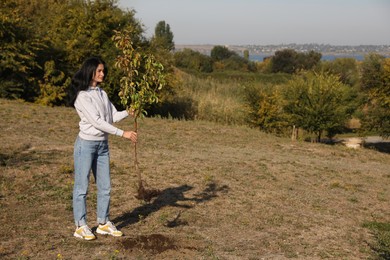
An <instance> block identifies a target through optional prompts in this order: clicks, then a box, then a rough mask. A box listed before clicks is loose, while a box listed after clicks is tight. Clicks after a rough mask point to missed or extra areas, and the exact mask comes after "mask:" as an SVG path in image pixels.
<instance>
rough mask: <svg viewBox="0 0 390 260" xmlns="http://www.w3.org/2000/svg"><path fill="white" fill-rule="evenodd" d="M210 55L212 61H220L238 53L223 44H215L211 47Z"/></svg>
mask: <svg viewBox="0 0 390 260" xmlns="http://www.w3.org/2000/svg"><path fill="white" fill-rule="evenodd" d="M210 56H211V58H212V59H213V61H222V60H226V59H229V58H230V57H232V56H238V54H237V53H235V52H234V51H231V50H229V49H228V48H227V47H225V46H221V45H217V46H214V47H213V48H212V49H211V53H210Z"/></svg>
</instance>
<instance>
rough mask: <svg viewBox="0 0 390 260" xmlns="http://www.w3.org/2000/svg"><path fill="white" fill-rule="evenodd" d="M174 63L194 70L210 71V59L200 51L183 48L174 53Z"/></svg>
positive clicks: (211, 68) (211, 63) (211, 67)
mask: <svg viewBox="0 0 390 260" xmlns="http://www.w3.org/2000/svg"><path fill="white" fill-rule="evenodd" d="M174 60H175V65H176V66H177V67H179V68H184V69H190V70H195V71H198V72H206V73H208V72H212V71H213V61H212V59H211V58H210V57H209V56H207V55H204V54H201V53H200V52H197V51H194V50H191V49H184V50H182V51H178V52H176V53H175V54H174Z"/></svg>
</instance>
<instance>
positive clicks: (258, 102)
mask: <svg viewBox="0 0 390 260" xmlns="http://www.w3.org/2000/svg"><path fill="white" fill-rule="evenodd" d="M246 101H247V104H248V106H249V108H250V112H249V123H250V124H251V125H253V126H255V127H258V128H259V129H260V130H262V131H264V132H267V133H274V134H283V133H284V132H285V130H286V129H287V128H288V123H287V117H286V114H285V112H284V110H283V104H284V97H283V95H282V92H281V91H280V88H279V87H275V86H273V85H265V86H263V87H261V88H260V89H257V88H248V89H247V91H246Z"/></svg>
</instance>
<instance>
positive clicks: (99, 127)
mask: <svg viewBox="0 0 390 260" xmlns="http://www.w3.org/2000/svg"><path fill="white" fill-rule="evenodd" d="M74 106H75V108H76V111H77V113H78V114H79V116H80V123H79V125H80V132H79V136H80V137H81V138H82V139H84V140H91V141H101V140H107V139H108V134H114V135H118V136H122V135H123V130H121V129H119V128H117V127H115V126H113V125H112V123H113V122H118V121H120V120H122V119H124V118H126V117H127V116H128V113H127V111H126V110H124V111H120V112H118V111H117V110H116V108H115V107H114V105H113V104H112V103H111V102H110V100H109V99H108V96H107V93H106V92H105V91H104V90H102V89H101V88H99V87H96V88H92V87H90V88H89V89H88V90H85V91H80V92H79V94H78V95H77V98H76V101H75V103H74Z"/></svg>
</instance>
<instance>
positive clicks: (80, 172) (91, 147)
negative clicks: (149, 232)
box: [72, 57, 137, 240]
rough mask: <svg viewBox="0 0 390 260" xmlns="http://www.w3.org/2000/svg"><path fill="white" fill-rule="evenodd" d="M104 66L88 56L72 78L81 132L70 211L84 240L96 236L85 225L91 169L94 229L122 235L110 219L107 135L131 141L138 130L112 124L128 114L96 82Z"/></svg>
mask: <svg viewBox="0 0 390 260" xmlns="http://www.w3.org/2000/svg"><path fill="white" fill-rule="evenodd" d="M106 74H107V68H106V66H105V63H104V61H103V60H101V59H99V58H96V57H92V58H89V59H87V60H86V61H85V62H84V64H83V65H82V67H81V69H80V70H79V71H78V72H76V74H75V75H74V77H73V79H72V85H73V87H74V88H75V89H76V91H77V94H76V99H75V101H74V107H75V108H76V111H77V113H78V115H79V117H80V123H79V126H80V132H79V134H78V136H77V139H76V142H75V145H74V171H75V177H74V178H75V180H74V189H73V214H74V220H75V224H76V231H75V232H74V236H75V237H78V238H82V239H85V240H93V239H95V238H96V237H95V235H94V234H93V233H92V231H91V229H90V228H89V227H88V225H87V210H86V198H87V193H88V184H89V175H90V171H91V170H92V173H93V175H94V177H95V181H96V185H97V193H98V194H97V221H98V224H99V226H98V227H97V229H96V232H97V233H99V234H108V235H112V236H122V235H123V234H122V232H121V231H119V230H117V229H116V227H115V226H114V224H113V223H112V222H110V220H109V209H110V191H111V181H110V152H109V147H108V135H109V134H113V135H117V136H122V137H124V138H126V139H129V140H131V141H132V142H134V143H135V142H136V141H137V133H135V132H133V131H123V130H121V129H119V128H117V127H115V126H113V125H112V123H113V122H118V121H120V120H122V119H124V118H125V117H127V116H128V115H129V113H128V112H127V111H125V110H124V111H117V110H116V109H115V107H114V106H113V105H112V103H111V102H110V100H109V99H108V97H107V94H106V92H105V91H104V90H102V89H101V88H100V87H99V85H100V83H102V82H103V80H104V77H105V75H106Z"/></svg>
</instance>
